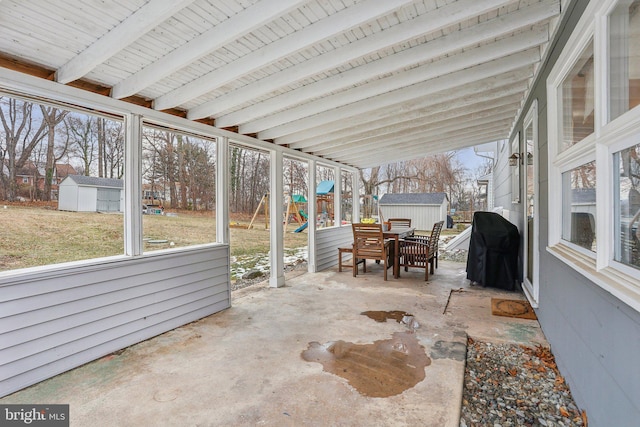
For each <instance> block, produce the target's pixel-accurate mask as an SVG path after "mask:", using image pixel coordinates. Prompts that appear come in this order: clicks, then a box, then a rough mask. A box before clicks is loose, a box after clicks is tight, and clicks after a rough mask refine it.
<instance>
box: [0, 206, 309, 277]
mask: <svg viewBox="0 0 640 427" xmlns="http://www.w3.org/2000/svg"><path fill="white" fill-rule="evenodd" d="M0 224H2V225H3V227H1V228H0V242H1V243H0V270H2V271H5V270H15V269H19V268H26V267H34V266H42V265H47V264H55V263H60V262H67V261H77V260H84V259H91V258H99V257H105V256H113V255H121V254H123V253H124V239H123V229H124V225H123V215H122V214H118V213H114V214H102V213H94V212H62V211H58V210H55V209H54V208H51V207H47V206H19V205H7V207H6V208H4V205H2V206H0ZM244 225H245V226H246V225H248V222H247V223H246V224H244ZM297 227H298V225H297V224H289V226H288V227H287V233H285V248H288V249H289V250H290V249H292V248H298V247H302V246H305V245H306V244H307V233H306V231H305V232H302V233H293V230H295V229H296V228H297ZM215 232H216V230H215V219H214V217H213V215H212V214H211V213H208V214H207V213H199V212H195V213H194V212H178V213H177V215H176V216H170V215H144V216H143V238H144V240H145V247H144V250H145V251H153V250H158V249H165V248H169V247H185V246H189V245H195V244H202V243H210V242H213V241H215ZM289 250H287V252H289ZM268 252H269V230H266V229H265V228H264V221H262V223H260V222H257V223H256V224H254V227H253V228H252V229H251V230H247V229H246V228H235V227H234V228H231V255H232V256H234V257H240V256H250V257H254V258H255V257H257V256H258V255H266V254H267V253H268Z"/></svg>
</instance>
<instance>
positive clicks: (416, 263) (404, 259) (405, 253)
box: [398, 237, 430, 282]
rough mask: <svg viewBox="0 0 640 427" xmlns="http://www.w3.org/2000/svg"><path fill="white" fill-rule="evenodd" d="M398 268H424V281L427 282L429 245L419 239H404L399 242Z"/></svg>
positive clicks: (406, 269) (405, 269)
mask: <svg viewBox="0 0 640 427" xmlns="http://www.w3.org/2000/svg"><path fill="white" fill-rule="evenodd" d="M398 255H399V256H398V267H404V271H408V269H409V267H412V268H424V280H425V282H426V281H427V280H429V259H430V256H429V255H430V254H429V245H428V244H427V243H425V242H424V241H423V240H421V239H416V238H413V237H406V238H404V239H400V241H399V254H398Z"/></svg>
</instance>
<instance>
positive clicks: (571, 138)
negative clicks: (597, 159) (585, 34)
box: [560, 41, 595, 151]
mask: <svg viewBox="0 0 640 427" xmlns="http://www.w3.org/2000/svg"><path fill="white" fill-rule="evenodd" d="M593 65H594V64H593V41H592V42H590V43H589V45H588V46H587V47H586V48H585V49H584V50H583V51H582V53H581V54H580V56H579V57H578V59H577V60H576V62H575V63H574V65H573V67H572V68H571V71H570V72H569V74H568V75H567V76H566V77H565V79H564V80H563V82H562V99H561V103H562V107H561V108H562V110H561V111H562V144H561V145H560V151H563V150H565V149H567V148H569V147H571V146H573V145H575V144H576V143H578V142H580V141H582V140H583V139H584V138H585V137H587V136H589V135H591V134H592V133H593V129H594V110H595V109H594V95H595V90H594V81H593V79H594V66H593Z"/></svg>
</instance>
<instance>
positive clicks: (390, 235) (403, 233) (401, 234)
mask: <svg viewBox="0 0 640 427" xmlns="http://www.w3.org/2000/svg"><path fill="white" fill-rule="evenodd" d="M415 231H416V229H415V228H414V227H393V228H391V230H386V231H383V232H382V235H383V236H384V238H385V239H393V240H395V244H394V254H393V277H395V278H396V279H397V278H398V277H400V265H399V264H400V243H399V241H400V239H404V238H405V237H407V236H412V235H413V233H414V232H415Z"/></svg>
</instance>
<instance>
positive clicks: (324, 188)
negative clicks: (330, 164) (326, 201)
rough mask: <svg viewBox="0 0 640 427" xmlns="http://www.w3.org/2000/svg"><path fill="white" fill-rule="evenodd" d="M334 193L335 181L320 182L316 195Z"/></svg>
mask: <svg viewBox="0 0 640 427" xmlns="http://www.w3.org/2000/svg"><path fill="white" fill-rule="evenodd" d="M329 193H333V181H320V183H319V184H318V188H316V194H319V195H324V194H329Z"/></svg>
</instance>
